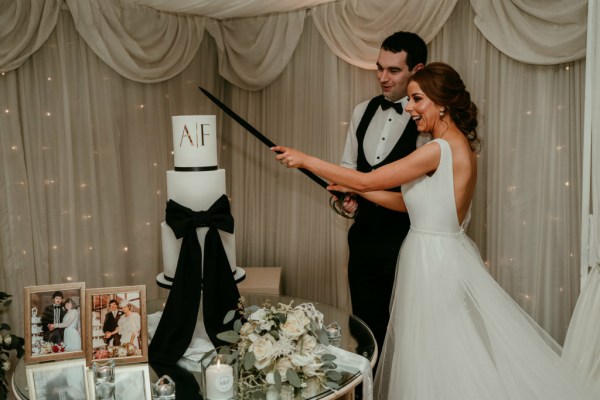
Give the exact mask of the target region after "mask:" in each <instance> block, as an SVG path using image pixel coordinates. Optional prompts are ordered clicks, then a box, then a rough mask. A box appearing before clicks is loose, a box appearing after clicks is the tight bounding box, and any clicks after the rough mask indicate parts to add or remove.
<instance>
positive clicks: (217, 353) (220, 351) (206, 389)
mask: <svg viewBox="0 0 600 400" xmlns="http://www.w3.org/2000/svg"><path fill="white" fill-rule="evenodd" d="M200 366H201V371H202V374H201V384H200V390H201V391H202V397H203V398H204V399H205V400H230V399H235V398H236V396H237V386H238V371H239V369H238V352H237V351H236V350H232V349H230V348H228V347H221V348H217V349H215V350H212V351H209V352H207V353H206V354H204V356H203V357H202V358H201V359H200Z"/></svg>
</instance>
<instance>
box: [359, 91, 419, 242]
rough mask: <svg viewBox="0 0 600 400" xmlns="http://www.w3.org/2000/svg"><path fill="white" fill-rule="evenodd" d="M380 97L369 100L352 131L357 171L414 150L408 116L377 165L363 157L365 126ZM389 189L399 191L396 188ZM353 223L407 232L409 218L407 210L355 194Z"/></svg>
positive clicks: (413, 133)
mask: <svg viewBox="0 0 600 400" xmlns="http://www.w3.org/2000/svg"><path fill="white" fill-rule="evenodd" d="M382 99H383V95H381V96H377V97H374V98H372V99H371V101H370V102H369V104H368V105H367V109H366V110H365V113H364V114H363V117H362V119H361V120H360V123H359V124H358V128H357V130H356V138H357V140H358V158H357V170H358V171H361V172H369V171H373V170H374V169H377V168H379V167H381V166H383V165H386V164H389V163H391V162H394V161H396V160H398V159H400V158H402V157H405V156H407V155H409V154H410V153H412V152H413V151H414V150H415V149H416V144H417V136H418V132H417V126H416V124H415V122H414V121H413V120H412V119H411V120H409V121H408V124H407V125H406V128H405V129H404V133H402V136H401V137H400V139H399V140H398V142H397V143H396V145H395V146H394V148H393V149H392V151H391V152H390V154H388V156H387V157H386V158H385V159H383V160H381V161H380V162H379V163H378V164H375V165H371V164H369V162H368V161H367V158H366V157H365V153H364V148H363V141H364V138H365V134H366V133H367V127H368V126H369V124H370V123H371V120H372V119H373V116H374V115H375V112H376V111H377V108H378V107H379V104H380V102H381V100H382ZM389 190H392V191H398V192H399V191H400V187H397V188H393V189H389ZM355 223H357V224H361V225H366V226H372V227H373V228H376V229H381V230H396V229H401V230H405V231H407V230H408V228H409V227H410V220H409V219H408V214H407V213H402V212H397V211H392V210H389V209H387V208H385V207H381V206H378V205H377V204H374V203H372V202H370V201H368V200H366V199H364V198H362V197H358V214H357V216H356V218H355Z"/></svg>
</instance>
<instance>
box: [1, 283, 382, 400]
mask: <svg viewBox="0 0 600 400" xmlns="http://www.w3.org/2000/svg"><path fill="white" fill-rule="evenodd" d="M244 297H245V299H246V302H245V304H246V305H247V306H250V305H258V306H260V305H262V304H263V303H264V302H265V301H266V300H267V299H268V300H269V301H270V302H271V304H273V305H276V304H277V303H286V304H289V303H290V302H291V301H293V302H294V304H296V305H297V304H301V303H307V302H310V303H313V304H314V305H315V307H316V308H317V309H318V310H319V311H320V312H321V313H323V317H324V324H325V325H328V324H330V323H332V322H337V323H338V324H339V326H340V328H341V333H342V336H341V340H340V342H339V345H338V346H337V347H339V348H341V349H344V350H346V351H349V352H353V353H356V354H361V355H363V356H364V357H366V358H367V360H369V361H370V363H371V366H373V365H374V364H375V361H376V360H377V345H376V343H375V338H374V337H373V334H372V333H371V331H370V329H369V328H368V327H367V326H366V324H365V323H364V322H363V321H361V320H360V319H358V318H356V317H355V316H353V315H349V314H348V313H346V312H344V311H343V310H341V309H339V308H336V307H333V306H331V305H328V304H325V303H319V302H315V301H310V300H307V299H302V298H298V297H293V296H283V295H273V294H244ZM165 301H166V300H165V299H157V300H150V301H148V302H147V310H148V315H150V314H152V313H155V312H157V311H160V310H162V308H163V307H164V303H165ZM149 366H150V381H151V382H155V381H156V380H157V379H158V378H159V377H160V376H162V375H169V376H170V377H171V378H172V379H173V380H174V381H175V388H176V395H177V398H178V399H186V400H195V399H198V400H201V399H202V396H201V395H200V386H199V382H200V380H201V379H200V368H199V365H198V364H197V363H195V362H193V361H191V360H188V359H182V360H181V362H179V363H178V364H177V365H175V366H172V365H161V364H156V363H150V364H149ZM117 368H118V367H117ZM340 372H341V374H342V381H341V382H339V384H340V389H339V390H338V391H337V392H336V393H334V392H333V391H332V390H330V389H324V388H321V387H311V386H310V385H309V387H308V388H307V389H305V390H304V391H300V390H293V388H292V387H291V386H289V385H287V386H286V385H285V384H284V385H282V388H281V390H280V392H279V393H273V390H274V388H273V387H264V388H261V389H260V390H258V391H253V393H249V392H248V393H244V394H243V393H240V394H239V395H238V398H240V399H243V398H250V399H266V398H276V399H281V400H285V399H290V400H296V399H298V400H300V399H313V400H316V399H329V398H335V397H337V396H339V395H342V394H344V393H346V392H348V391H350V390H352V389H353V388H354V387H355V386H356V385H358V384H359V383H360V382H361V381H362V375H361V374H360V371H359V370H358V369H347V368H342V369H340ZM12 383H13V389H14V391H15V394H16V395H18V396H19V398H21V399H24V400H25V399H27V400H28V399H29V395H28V389H27V376H26V372H25V363H24V362H23V360H19V362H18V363H17V366H16V368H15V373H14V375H13V382H12ZM315 386H316V385H315ZM117 400H120V399H117ZM123 400H125V399H123ZM127 400H136V399H127Z"/></svg>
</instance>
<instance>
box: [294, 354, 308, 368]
mask: <svg viewBox="0 0 600 400" xmlns="http://www.w3.org/2000/svg"><path fill="white" fill-rule="evenodd" d="M290 360H291V361H292V364H294V365H295V366H297V367H304V366H305V365H309V364H311V363H312V357H311V356H304V355H302V354H292V355H291V356H290Z"/></svg>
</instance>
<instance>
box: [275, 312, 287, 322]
mask: <svg viewBox="0 0 600 400" xmlns="http://www.w3.org/2000/svg"><path fill="white" fill-rule="evenodd" d="M275 318H277V320H278V321H279V322H281V323H282V324H285V321H287V315H285V314H282V313H276V314H275Z"/></svg>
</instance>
